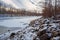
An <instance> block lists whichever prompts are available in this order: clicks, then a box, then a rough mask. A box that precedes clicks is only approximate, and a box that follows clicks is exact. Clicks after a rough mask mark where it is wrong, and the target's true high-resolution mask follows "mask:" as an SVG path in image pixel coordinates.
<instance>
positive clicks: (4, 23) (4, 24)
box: [0, 16, 40, 34]
mask: <svg viewBox="0 0 60 40" xmlns="http://www.w3.org/2000/svg"><path fill="white" fill-rule="evenodd" d="M38 18H40V16H24V17H0V34H1V33H4V32H7V31H8V29H9V28H10V27H11V28H12V29H13V28H14V27H18V28H25V27H26V26H28V24H29V23H30V22H31V21H32V20H35V19H38ZM11 28H10V29H11ZM18 28H14V29H13V30H15V29H18ZM12 29H11V30H12Z"/></svg>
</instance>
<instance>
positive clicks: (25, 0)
mask: <svg viewBox="0 0 60 40" xmlns="http://www.w3.org/2000/svg"><path fill="white" fill-rule="evenodd" d="M2 1H4V2H5V3H7V4H11V5H12V6H14V7H15V8H18V9H19V8H25V9H32V10H34V9H37V6H35V5H34V4H32V3H31V2H30V1H33V2H35V3H37V2H38V1H41V0H2Z"/></svg>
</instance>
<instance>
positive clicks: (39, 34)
mask: <svg viewBox="0 0 60 40" xmlns="http://www.w3.org/2000/svg"><path fill="white" fill-rule="evenodd" d="M45 33H46V30H42V31H39V32H38V33H37V36H39V37H40V36H41V35H43V34H45Z"/></svg>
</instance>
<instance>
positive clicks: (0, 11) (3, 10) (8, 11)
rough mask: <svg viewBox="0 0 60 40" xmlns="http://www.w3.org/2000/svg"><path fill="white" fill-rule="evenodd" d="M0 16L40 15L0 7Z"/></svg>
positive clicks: (38, 14)
mask: <svg viewBox="0 0 60 40" xmlns="http://www.w3.org/2000/svg"><path fill="white" fill-rule="evenodd" d="M0 14H9V15H12V16H13V15H16V16H40V15H41V14H40V13H37V12H31V11H26V10H20V9H15V8H4V7H0Z"/></svg>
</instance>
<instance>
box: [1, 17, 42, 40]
mask: <svg viewBox="0 0 60 40" xmlns="http://www.w3.org/2000/svg"><path fill="white" fill-rule="evenodd" d="M40 17H41V16H39V17H22V18H20V17H19V18H18V17H17V18H15V17H14V18H13V19H11V18H10V19H9V18H8V20H6V19H5V20H4V19H2V20H0V21H1V22H0V25H2V26H3V25H4V27H20V28H21V29H18V30H15V31H13V32H12V31H10V32H7V33H4V34H2V35H0V40H5V39H6V40H7V39H9V36H10V34H12V33H18V32H19V34H20V32H21V33H22V34H23V35H25V36H23V37H26V39H27V40H30V38H29V37H30V36H31V34H30V33H29V30H30V29H31V28H30V27H29V23H30V22H31V21H32V20H35V19H38V18H40ZM22 34H20V35H22ZM28 34H30V35H29V36H28ZM17 35H18V34H17ZM17 35H15V36H17ZM27 36H28V38H27ZM20 37H21V36H20ZM23 37H22V38H23ZM22 38H21V39H22ZM13 39H14V38H13ZM16 39H17V38H16ZM23 39H25V38H23ZM19 40H20V39H19Z"/></svg>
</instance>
